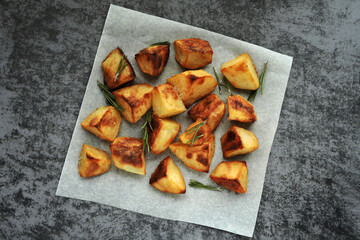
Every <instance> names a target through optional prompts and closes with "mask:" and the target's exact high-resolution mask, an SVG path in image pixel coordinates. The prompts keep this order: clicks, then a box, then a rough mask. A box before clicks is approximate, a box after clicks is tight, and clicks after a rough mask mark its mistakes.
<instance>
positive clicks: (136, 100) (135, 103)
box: [113, 83, 154, 123]
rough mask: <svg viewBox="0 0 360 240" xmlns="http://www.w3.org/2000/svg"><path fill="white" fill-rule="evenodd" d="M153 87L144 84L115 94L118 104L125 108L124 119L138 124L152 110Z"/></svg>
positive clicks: (126, 88)
mask: <svg viewBox="0 0 360 240" xmlns="http://www.w3.org/2000/svg"><path fill="white" fill-rule="evenodd" d="M153 88H154V87H153V86H151V85H149V84H146V83H142V84H136V85H132V86H130V87H125V88H121V89H118V90H116V91H114V92H113V94H114V96H115V98H116V102H117V103H118V104H120V106H122V107H123V108H124V111H123V112H121V114H122V115H123V117H124V118H125V119H126V120H127V121H129V122H131V123H136V122H137V121H139V119H140V118H141V117H142V116H143V115H144V114H145V113H146V112H147V110H149V108H151V104H152V93H151V92H152V90H153Z"/></svg>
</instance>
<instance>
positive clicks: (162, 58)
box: [135, 45, 170, 77]
mask: <svg viewBox="0 0 360 240" xmlns="http://www.w3.org/2000/svg"><path fill="white" fill-rule="evenodd" d="M169 54H170V46H169V45H156V46H149V47H147V48H144V49H143V50H141V51H140V52H139V53H137V54H136V55H135V60H136V62H137V64H138V66H139V68H140V70H141V71H142V72H143V73H146V74H149V75H150V76H153V77H157V76H159V75H160V74H161V73H162V71H163V69H164V67H165V66H166V64H167V62H168V59H169Z"/></svg>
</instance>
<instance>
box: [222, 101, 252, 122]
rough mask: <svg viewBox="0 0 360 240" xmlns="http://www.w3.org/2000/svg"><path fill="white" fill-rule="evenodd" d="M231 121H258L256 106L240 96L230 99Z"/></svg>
mask: <svg viewBox="0 0 360 240" xmlns="http://www.w3.org/2000/svg"><path fill="white" fill-rule="evenodd" d="M228 110H229V120H236V121H239V122H255V121H256V119H257V116H256V113H255V111H254V106H253V105H252V104H251V103H250V102H248V101H247V100H246V99H245V98H243V97H242V96H240V95H232V96H229V97H228Z"/></svg>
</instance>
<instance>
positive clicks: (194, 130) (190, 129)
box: [185, 120, 206, 146]
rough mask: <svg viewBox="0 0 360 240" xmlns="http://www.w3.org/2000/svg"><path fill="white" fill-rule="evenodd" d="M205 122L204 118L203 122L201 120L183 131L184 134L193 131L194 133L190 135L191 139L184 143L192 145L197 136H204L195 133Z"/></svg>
mask: <svg viewBox="0 0 360 240" xmlns="http://www.w3.org/2000/svg"><path fill="white" fill-rule="evenodd" d="M205 123H206V120H205V121H203V122H201V123H198V124H196V125H195V126H193V127H191V128H189V129H187V130H186V131H185V132H186V135H189V134H191V133H193V132H195V133H194V136H193V137H192V139H190V140H189V141H187V142H186V143H185V144H189V143H190V146H192V145H193V144H194V142H195V141H196V140H198V139H199V138H201V137H203V136H204V134H201V135H199V136H196V135H197V133H198V131H199V129H200V128H201V127H202V126H203V125H204V124H205Z"/></svg>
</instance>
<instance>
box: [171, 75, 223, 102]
mask: <svg viewBox="0 0 360 240" xmlns="http://www.w3.org/2000/svg"><path fill="white" fill-rule="evenodd" d="M167 82H168V83H170V84H171V85H173V86H174V87H175V88H176V89H177V90H179V92H180V96H181V99H182V100H183V102H184V104H185V107H189V106H191V104H193V103H194V102H196V101H197V100H199V99H201V98H203V97H205V96H207V95H209V94H210V93H211V92H212V91H213V90H214V89H215V88H216V86H217V82H216V80H215V79H214V78H213V77H212V76H211V74H210V73H207V72H205V71H204V70H201V69H200V70H192V71H185V72H182V73H179V74H176V75H174V76H172V77H171V78H169V79H168V80H167Z"/></svg>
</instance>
